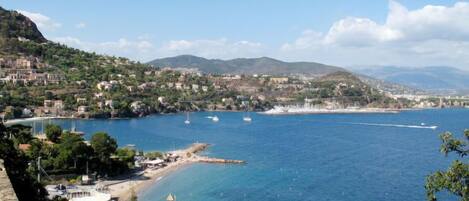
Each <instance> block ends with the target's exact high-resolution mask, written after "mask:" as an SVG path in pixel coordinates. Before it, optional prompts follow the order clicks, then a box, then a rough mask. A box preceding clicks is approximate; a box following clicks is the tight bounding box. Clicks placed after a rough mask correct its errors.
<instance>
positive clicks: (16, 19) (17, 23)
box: [0, 7, 47, 43]
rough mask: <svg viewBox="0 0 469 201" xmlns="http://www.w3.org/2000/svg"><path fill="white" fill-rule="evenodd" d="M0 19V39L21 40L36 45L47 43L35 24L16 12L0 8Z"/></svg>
mask: <svg viewBox="0 0 469 201" xmlns="http://www.w3.org/2000/svg"><path fill="white" fill-rule="evenodd" d="M0 19H1V20H0V30H1V31H0V37H1V38H14V39H17V38H23V39H28V40H31V41H34V42H38V43H43V42H47V40H46V38H44V36H43V35H42V34H41V32H40V31H39V30H38V29H37V27H36V24H34V22H33V21H31V20H30V19H29V18H27V17H25V16H24V15H22V14H20V13H18V12H17V11H9V10H5V9H3V8H2V7H0Z"/></svg>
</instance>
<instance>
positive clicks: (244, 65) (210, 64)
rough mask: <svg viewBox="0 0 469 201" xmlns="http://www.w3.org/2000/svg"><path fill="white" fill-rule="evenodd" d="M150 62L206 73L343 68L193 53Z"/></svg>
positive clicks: (308, 72) (310, 71) (279, 72)
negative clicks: (214, 56)
mask: <svg viewBox="0 0 469 201" xmlns="http://www.w3.org/2000/svg"><path fill="white" fill-rule="evenodd" d="M149 64H152V65H154V66H156V67H171V68H196V69H198V70H200V71H202V72H205V73H218V74H224V73H229V74H271V75H293V74H303V75H311V76H319V75H325V74H329V73H333V72H337V71H345V69H343V68H339V67H335V66H328V65H324V64H320V63H314V62H284V61H280V60H276V59H272V58H268V57H261V58H240V59H231V60H220V59H205V58H202V57H196V56H192V55H181V56H176V57H168V58H162V59H155V60H153V61H151V62H149Z"/></svg>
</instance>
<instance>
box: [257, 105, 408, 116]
mask: <svg viewBox="0 0 469 201" xmlns="http://www.w3.org/2000/svg"><path fill="white" fill-rule="evenodd" d="M400 111H402V109H388V108H344V109H317V108H308V107H306V108H305V107H281V106H276V107H274V108H273V109H271V110H268V111H264V112H259V114H264V115H298V114H375V113H380V114H383V113H390V114H396V113H399V112H400Z"/></svg>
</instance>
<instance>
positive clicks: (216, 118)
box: [212, 116, 220, 122]
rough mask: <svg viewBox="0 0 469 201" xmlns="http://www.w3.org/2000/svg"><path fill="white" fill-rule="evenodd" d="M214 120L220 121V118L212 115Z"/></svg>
mask: <svg viewBox="0 0 469 201" xmlns="http://www.w3.org/2000/svg"><path fill="white" fill-rule="evenodd" d="M212 121H213V122H218V121H220V119H218V117H217V116H213V117H212Z"/></svg>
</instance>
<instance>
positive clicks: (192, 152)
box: [170, 143, 246, 164]
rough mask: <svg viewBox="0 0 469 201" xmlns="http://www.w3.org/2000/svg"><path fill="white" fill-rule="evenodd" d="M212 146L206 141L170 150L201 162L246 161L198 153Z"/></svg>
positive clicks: (240, 162)
mask: <svg viewBox="0 0 469 201" xmlns="http://www.w3.org/2000/svg"><path fill="white" fill-rule="evenodd" d="M209 146H210V144H206V143H194V144H192V145H191V146H190V147H188V148H187V149H184V150H178V151H173V152H170V153H172V154H174V155H175V156H177V157H180V158H181V159H182V160H184V159H186V160H189V161H191V162H200V163H232V164H245V163H246V161H243V160H232V159H222V158H211V157H208V156H199V155H197V153H199V152H202V151H204V150H205V149H207V148H208V147H209Z"/></svg>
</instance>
